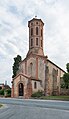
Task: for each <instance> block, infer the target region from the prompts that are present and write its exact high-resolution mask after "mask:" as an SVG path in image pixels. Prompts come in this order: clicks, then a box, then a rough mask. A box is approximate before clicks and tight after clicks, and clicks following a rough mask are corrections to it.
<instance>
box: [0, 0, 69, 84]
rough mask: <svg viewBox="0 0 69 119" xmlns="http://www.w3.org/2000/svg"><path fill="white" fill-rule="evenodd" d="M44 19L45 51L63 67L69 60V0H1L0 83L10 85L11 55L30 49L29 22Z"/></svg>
mask: <svg viewBox="0 0 69 119" xmlns="http://www.w3.org/2000/svg"><path fill="white" fill-rule="evenodd" d="M35 16H37V18H38V19H42V21H43V22H44V54H45V55H47V56H48V59H49V60H51V61H52V62H54V63H55V64H57V65H58V66H59V67H60V68H62V69H63V70H66V63H68V62H69V0H1V1H0V83H5V81H7V84H9V85H10V86H11V80H12V66H13V63H14V60H13V58H14V57H16V56H17V55H18V54H19V55H21V56H22V59H24V58H25V56H26V54H27V52H28V49H29V33H28V21H29V20H31V19H32V18H34V17H35Z"/></svg>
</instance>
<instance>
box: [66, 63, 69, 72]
mask: <svg viewBox="0 0 69 119" xmlns="http://www.w3.org/2000/svg"><path fill="white" fill-rule="evenodd" d="M66 69H67V72H68V73H69V63H67V64H66Z"/></svg>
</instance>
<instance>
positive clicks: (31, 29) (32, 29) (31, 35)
mask: <svg viewBox="0 0 69 119" xmlns="http://www.w3.org/2000/svg"><path fill="white" fill-rule="evenodd" d="M32 35H33V28H31V36H32Z"/></svg>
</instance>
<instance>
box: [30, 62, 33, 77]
mask: <svg viewBox="0 0 69 119" xmlns="http://www.w3.org/2000/svg"><path fill="white" fill-rule="evenodd" d="M32 67H33V63H32V62H31V63H30V69H31V72H30V73H31V76H32Z"/></svg>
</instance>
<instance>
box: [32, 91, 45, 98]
mask: <svg viewBox="0 0 69 119" xmlns="http://www.w3.org/2000/svg"><path fill="white" fill-rule="evenodd" d="M41 96H43V92H42V91H38V92H35V93H33V94H32V95H31V97H37V98H39V97H41Z"/></svg>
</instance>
